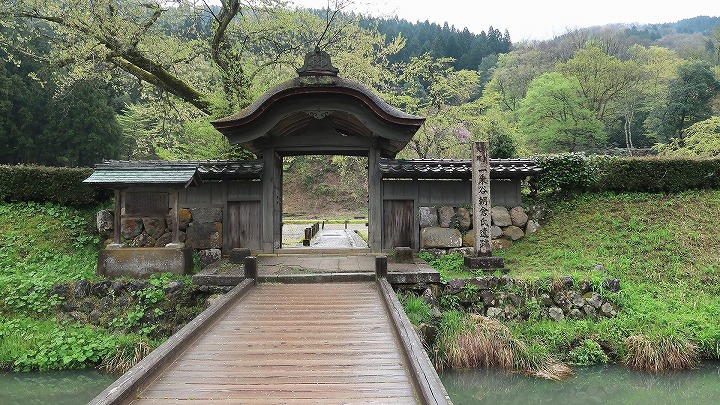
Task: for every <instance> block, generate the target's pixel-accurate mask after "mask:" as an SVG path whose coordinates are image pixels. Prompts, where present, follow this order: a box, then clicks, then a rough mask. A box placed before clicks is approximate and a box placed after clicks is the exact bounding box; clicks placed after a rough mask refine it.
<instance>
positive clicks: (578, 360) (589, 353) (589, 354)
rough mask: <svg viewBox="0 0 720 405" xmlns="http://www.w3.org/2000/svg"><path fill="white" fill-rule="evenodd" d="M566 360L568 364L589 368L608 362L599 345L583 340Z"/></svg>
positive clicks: (590, 340) (592, 341) (589, 340)
mask: <svg viewBox="0 0 720 405" xmlns="http://www.w3.org/2000/svg"><path fill="white" fill-rule="evenodd" d="M568 358H569V361H568V362H569V363H570V364H572V365H576V366H591V365H593V364H598V363H607V362H608V361H609V358H608V355H607V354H605V352H604V351H603V349H602V347H600V344H599V343H598V342H596V341H594V340H592V339H585V340H583V342H582V343H581V344H580V345H579V346H578V347H576V348H574V349H572V350H571V351H570V353H569V354H568Z"/></svg>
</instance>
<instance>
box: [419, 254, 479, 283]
mask: <svg viewBox="0 0 720 405" xmlns="http://www.w3.org/2000/svg"><path fill="white" fill-rule="evenodd" d="M418 257H419V258H420V259H422V260H425V261H426V262H427V263H428V264H429V265H430V266H432V267H433V268H434V269H435V270H437V271H438V272H440V278H441V279H442V280H445V281H447V280H452V279H454V278H464V277H471V276H472V272H470V271H468V270H467V269H466V268H465V261H464V258H463V255H462V254H460V253H453V254H450V255H440V256H433V255H431V254H430V253H428V252H420V253H418Z"/></svg>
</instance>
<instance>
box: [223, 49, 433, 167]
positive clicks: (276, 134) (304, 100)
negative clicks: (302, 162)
mask: <svg viewBox="0 0 720 405" xmlns="http://www.w3.org/2000/svg"><path fill="white" fill-rule="evenodd" d="M337 72H338V71H337V69H336V68H334V67H333V66H332V63H331V62H330V57H329V55H328V54H327V53H326V52H323V51H320V50H317V49H316V50H315V51H314V52H310V53H308V54H307V55H306V56H305V65H304V66H303V67H302V68H300V69H298V74H299V75H298V77H296V78H294V79H291V80H288V81H286V82H284V83H281V84H279V85H277V86H275V87H273V88H271V89H270V90H268V91H267V92H266V93H265V94H264V95H263V96H261V97H260V98H258V99H257V100H256V101H255V102H254V103H253V104H252V105H250V106H249V107H247V108H245V109H243V110H241V111H240V112H238V113H236V114H234V115H231V116H229V117H225V118H221V119H219V120H217V121H214V122H213V123H212V124H213V125H214V126H215V128H216V129H217V130H218V131H220V132H221V133H222V134H223V135H225V136H226V137H227V139H228V141H230V143H231V144H239V145H241V146H243V147H244V148H246V149H248V150H250V151H251V152H253V153H255V154H256V155H258V156H262V153H263V150H265V149H267V148H274V149H275V150H276V151H278V152H279V153H281V154H319V153H343V154H362V153H365V152H366V151H367V149H369V148H378V149H380V154H381V156H383V157H390V158H392V157H394V156H395V155H396V154H397V153H398V152H399V151H400V150H401V149H402V148H404V147H405V145H406V144H407V143H408V142H410V140H411V139H412V137H413V135H414V134H415V132H417V130H418V129H419V128H420V126H421V125H422V124H423V122H424V121H425V118H423V117H418V116H415V115H411V114H407V113H405V112H403V111H400V110H398V109H397V108H395V107H393V106H391V105H390V104H388V103H386V102H385V101H383V100H382V99H380V97H378V96H377V95H376V94H374V93H373V92H372V91H370V90H369V89H368V88H367V87H365V86H363V85H361V84H359V83H357V82H354V81H352V80H348V79H344V78H341V77H338V76H337Z"/></svg>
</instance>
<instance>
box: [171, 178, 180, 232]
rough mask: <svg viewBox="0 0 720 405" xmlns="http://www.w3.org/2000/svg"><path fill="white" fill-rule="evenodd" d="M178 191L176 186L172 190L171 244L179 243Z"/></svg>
mask: <svg viewBox="0 0 720 405" xmlns="http://www.w3.org/2000/svg"><path fill="white" fill-rule="evenodd" d="M179 197H180V192H179V191H178V189H177V188H175V190H174V191H173V211H174V213H175V214H174V218H173V229H172V243H173V245H178V244H180V201H178V200H179Z"/></svg>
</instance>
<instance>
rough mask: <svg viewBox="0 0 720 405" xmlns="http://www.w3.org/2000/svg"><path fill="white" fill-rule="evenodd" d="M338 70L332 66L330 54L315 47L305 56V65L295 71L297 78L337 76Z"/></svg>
mask: <svg viewBox="0 0 720 405" xmlns="http://www.w3.org/2000/svg"><path fill="white" fill-rule="evenodd" d="M338 72H339V70H338V68H336V67H335V66H333V65H332V61H331V60H330V54H328V53H327V52H325V51H322V50H320V47H317V46H316V47H315V50H314V51H311V52H308V53H306V54H305V64H304V65H303V66H302V67H301V68H300V69H298V70H297V73H298V75H299V76H337V75H338Z"/></svg>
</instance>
